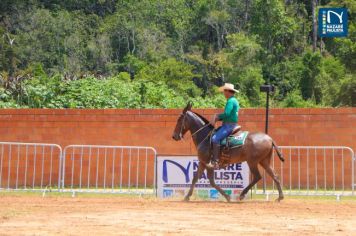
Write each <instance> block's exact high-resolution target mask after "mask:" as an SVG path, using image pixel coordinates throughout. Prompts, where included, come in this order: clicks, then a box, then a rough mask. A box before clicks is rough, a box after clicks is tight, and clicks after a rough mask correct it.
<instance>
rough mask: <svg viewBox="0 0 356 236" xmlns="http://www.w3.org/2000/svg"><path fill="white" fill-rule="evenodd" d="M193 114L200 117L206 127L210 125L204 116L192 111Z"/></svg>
mask: <svg viewBox="0 0 356 236" xmlns="http://www.w3.org/2000/svg"><path fill="white" fill-rule="evenodd" d="M192 113H193V114H195V115H196V116H198V117H199V118H200V119H201V120H202V121H203V122H204V124H205V125H206V124H208V123H210V122H209V121H208V120H207V119H206V118H205V117H204V116H202V115H200V114H198V113H196V112H194V111H192ZM211 127H212V125H211Z"/></svg>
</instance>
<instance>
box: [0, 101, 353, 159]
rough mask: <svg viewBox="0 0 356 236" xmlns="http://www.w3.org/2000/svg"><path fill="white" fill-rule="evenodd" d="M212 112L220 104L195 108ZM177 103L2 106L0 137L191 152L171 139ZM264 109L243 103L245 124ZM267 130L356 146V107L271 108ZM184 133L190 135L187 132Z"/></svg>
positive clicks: (260, 119) (288, 138) (296, 141)
mask: <svg viewBox="0 0 356 236" xmlns="http://www.w3.org/2000/svg"><path fill="white" fill-rule="evenodd" d="M195 111H197V112H198V113H200V114H202V115H204V116H206V117H207V118H210V117H211V115H213V114H214V113H217V112H219V111H220V110H216V109H205V110H199V109H197V110H195ZM180 112H181V110H177V109H144V110H138V109H132V110H127V109H105V110H103V109H82V110H79V109H75V110H69V109H68V110H65V109H62V110H60V109H58V110H56V109H1V110H0V141H13V142H40V143H42V142H43V143H56V144H60V145H61V146H62V147H64V146H66V145H68V144H106V145H135V146H138V145H140V146H152V147H154V148H156V150H157V152H158V153H159V154H195V148H194V146H193V145H192V143H191V142H190V140H189V139H188V140H187V141H185V142H184V141H181V142H176V141H173V140H172V138H171V136H172V131H173V129H174V126H175V123H176V120H177V117H178V115H179V114H180ZM264 115H265V111H264V109H242V110H241V111H240V124H241V125H242V127H243V129H244V130H250V131H263V130H264V122H265V120H264ZM270 135H271V136H272V137H273V139H274V140H275V141H276V142H277V143H278V145H299V146H300V145H317V146H318V145H326V146H327V145H340V146H349V147H351V148H353V149H354V150H356V108H338V109H334V108H325V109H314V108H313V109H294V108H289V109H272V110H271V113H270ZM187 137H188V135H187Z"/></svg>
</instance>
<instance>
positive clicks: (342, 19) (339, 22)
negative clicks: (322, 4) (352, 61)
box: [319, 8, 348, 37]
mask: <svg viewBox="0 0 356 236" xmlns="http://www.w3.org/2000/svg"><path fill="white" fill-rule="evenodd" d="M347 33H348V22H347V8H320V9H319V36H320V37H346V36H347Z"/></svg>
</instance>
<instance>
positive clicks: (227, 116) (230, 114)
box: [218, 96, 240, 123]
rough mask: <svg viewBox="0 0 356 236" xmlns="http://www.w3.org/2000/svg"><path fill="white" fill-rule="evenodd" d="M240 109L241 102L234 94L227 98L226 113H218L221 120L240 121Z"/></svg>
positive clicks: (228, 121)
mask: <svg viewBox="0 0 356 236" xmlns="http://www.w3.org/2000/svg"><path fill="white" fill-rule="evenodd" d="M239 109H240V105H239V102H238V101H237V99H236V98H235V97H234V96H232V97H230V98H229V99H227V102H226V105H225V110H224V113H221V114H219V115H218V117H219V120H222V121H223V122H227V123H237V121H238V111H239Z"/></svg>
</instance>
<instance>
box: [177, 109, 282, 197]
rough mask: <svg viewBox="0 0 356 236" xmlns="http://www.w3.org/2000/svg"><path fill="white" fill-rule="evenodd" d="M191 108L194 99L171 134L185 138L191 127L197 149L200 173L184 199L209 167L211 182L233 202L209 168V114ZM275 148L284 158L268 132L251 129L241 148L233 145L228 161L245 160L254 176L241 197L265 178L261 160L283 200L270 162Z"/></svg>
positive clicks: (191, 192) (179, 138) (190, 194)
mask: <svg viewBox="0 0 356 236" xmlns="http://www.w3.org/2000/svg"><path fill="white" fill-rule="evenodd" d="M191 108H192V103H190V102H189V103H188V104H187V106H186V107H185V108H184V109H183V112H182V113H181V114H180V116H179V118H178V120H177V124H176V126H175V129H174V132H173V135H172V138H173V139H174V140H176V141H179V140H181V139H183V137H184V135H185V134H186V133H187V132H188V131H190V133H191V136H192V139H193V142H194V144H195V147H196V149H197V153H198V160H199V164H198V171H197V174H196V175H195V176H194V177H193V180H192V184H191V186H190V189H189V191H188V193H187V195H186V196H185V197H184V200H185V201H189V199H190V197H191V196H192V194H193V190H194V187H195V184H196V183H197V181H198V179H200V178H201V176H202V175H203V173H204V171H205V170H207V177H208V179H209V182H210V185H211V186H212V187H213V188H215V189H216V190H217V191H219V193H220V194H221V195H223V196H224V197H225V199H226V200H227V201H228V202H230V200H231V199H230V196H229V195H228V194H226V193H225V192H224V191H223V190H222V188H220V186H218V185H216V183H215V181H214V169H212V168H207V166H206V165H207V164H208V163H209V161H210V158H211V155H210V147H211V143H210V136H211V133H212V131H213V130H214V129H215V127H214V126H213V125H211V124H210V122H209V121H208V120H207V119H206V118H204V117H203V116H201V115H199V114H198V113H196V112H193V111H192V110H191ZM273 150H275V151H276V152H277V155H278V157H279V159H280V160H281V161H282V162H284V158H283V155H282V154H281V152H280V151H279V149H278V146H277V145H276V143H275V142H274V141H273V139H272V138H271V137H270V136H268V135H267V134H265V133H261V132H249V133H248V135H247V136H246V140H245V143H244V145H242V146H241V147H238V148H233V149H230V151H229V152H230V153H229V154H230V158H229V161H228V164H234V163H241V162H244V161H246V162H247V164H248V166H249V168H250V171H251V173H252V176H253V178H252V181H251V183H250V184H249V185H248V186H247V187H246V188H244V189H243V190H242V192H241V194H240V196H239V200H240V201H241V200H243V199H244V198H245V196H246V194H247V193H248V191H249V190H250V189H251V188H252V187H253V186H254V185H255V184H256V183H257V182H258V181H259V180H260V179H261V178H262V177H261V174H260V172H259V169H258V164H260V165H261V166H262V167H263V168H264V169H265V170H266V172H267V174H268V175H269V176H271V177H272V179H273V181H274V182H275V183H276V186H277V188H278V194H279V196H278V199H276V201H278V202H279V201H281V200H283V198H284V196H283V192H282V187H281V184H280V181H279V178H278V176H277V175H276V173H275V171H274V170H273V169H272V167H271V165H270V163H271V158H272V154H273Z"/></svg>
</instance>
